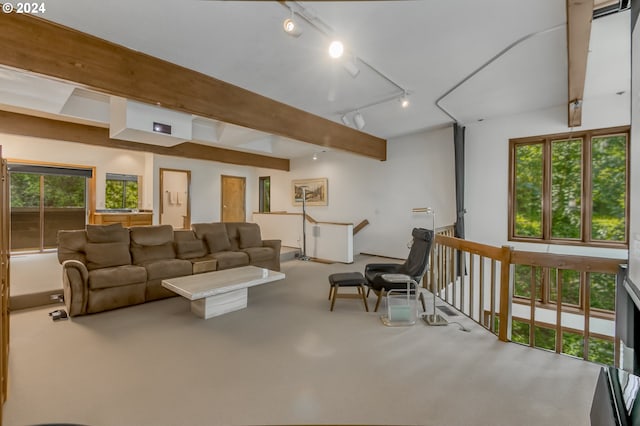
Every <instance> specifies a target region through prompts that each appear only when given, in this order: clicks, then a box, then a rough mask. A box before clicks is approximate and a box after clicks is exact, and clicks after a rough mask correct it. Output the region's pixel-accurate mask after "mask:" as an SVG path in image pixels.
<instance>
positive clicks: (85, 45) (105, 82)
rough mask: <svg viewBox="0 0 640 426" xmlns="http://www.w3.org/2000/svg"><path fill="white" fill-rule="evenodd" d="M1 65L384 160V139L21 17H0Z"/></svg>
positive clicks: (62, 29) (186, 70) (198, 74)
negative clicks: (0, 29)
mask: <svg viewBox="0 0 640 426" xmlns="http://www.w3.org/2000/svg"><path fill="white" fill-rule="evenodd" d="M0 28H2V31H0V46H2V54H0V64H3V65H8V66H11V67H14V68H18V69H23V70H28V71H31V72H34V73H38V74H42V75H45V76H50V77H54V78H58V79H62V80H65V81H70V82H75V83H79V84H81V85H84V86H86V87H89V88H91V89H94V90H97V91H101V92H104V93H106V94H109V95H116V96H121V97H124V98H128V99H132V100H136V101H140V102H146V103H148V104H152V105H160V106H162V107H164V108H168V109H173V110H177V111H182V112H186V113H189V114H195V115H198V116H202V117H207V118H212V119H215V120H219V121H223V122H226V123H232V124H236V125H239V126H244V127H249V128H252V129H256V130H260V131H263V132H266V133H271V134H274V135H278V136H283V137H287V138H291V139H294V140H299V141H303V142H308V143H311V144H315V145H320V146H323V147H329V148H335V149H339V150H344V151H349V152H352V153H355V154H359V155H363V156H367V157H371V158H375V159H378V160H386V140H384V139H381V138H378V137H375V136H372V135H369V134H366V133H363V132H360V131H358V130H355V129H352V128H349V127H346V126H343V125H341V124H339V123H336V122H333V121H331V120H327V119H325V118H322V117H319V116H316V115H313V114H310V113H308V112H305V111H302V110H299V109H297V108H294V107H291V106H289V105H285V104H283V103H280V102H277V101H274V100H273V99H270V98H267V97H264V96H261V95H258V94H256V93H253V92H250V91H248V90H245V89H242V88H240V87H237V86H234V85H232V84H229V83H226V82H224V81H221V80H218V79H215V78H213V77H209V76H207V75H205V74H202V73H199V72H196V71H193V70H190V69H187V68H184V67H181V66H179V65H176V64H172V63H170V62H167V61H163V60H161V59H159V58H155V57H153V56H149V55H146V54H144V53H140V52H137V51H134V50H131V49H128V48H126V47H123V46H120V45H117V44H114V43H111V42H108V41H106V40H103V39H99V38H97V37H94V36H92V35H90V34H86V33H82V32H80V31H76V30H74V29H71V28H67V27H63V26H61V25H58V24H55V23H51V22H49V21H46V20H43V19H40V18H38V17H34V16H32V15H28V14H17V13H8V14H0Z"/></svg>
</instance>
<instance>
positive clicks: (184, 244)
mask: <svg viewBox="0 0 640 426" xmlns="http://www.w3.org/2000/svg"><path fill="white" fill-rule="evenodd" d="M176 251H177V252H178V259H195V258H198V257H203V256H204V255H206V254H207V249H206V248H205V247H204V243H203V242H202V240H184V241H176Z"/></svg>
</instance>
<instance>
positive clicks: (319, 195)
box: [291, 178, 329, 206]
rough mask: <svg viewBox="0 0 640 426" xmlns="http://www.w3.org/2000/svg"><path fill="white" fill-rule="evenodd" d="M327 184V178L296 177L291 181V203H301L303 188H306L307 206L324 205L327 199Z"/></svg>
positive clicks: (298, 204) (297, 204)
mask: <svg viewBox="0 0 640 426" xmlns="http://www.w3.org/2000/svg"><path fill="white" fill-rule="evenodd" d="M327 185H328V183H327V178H317V179H297V180H293V181H291V194H292V199H293V205H294V206H301V205H302V193H303V188H306V196H307V203H306V204H307V206H326V205H327V204H328V200H329V198H328V192H327V191H328V186H327Z"/></svg>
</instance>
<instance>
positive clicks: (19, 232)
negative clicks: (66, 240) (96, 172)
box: [9, 164, 92, 251]
mask: <svg viewBox="0 0 640 426" xmlns="http://www.w3.org/2000/svg"><path fill="white" fill-rule="evenodd" d="M9 172H10V173H9V177H10V186H11V200H10V206H11V250H29V251H43V250H45V249H50V248H55V247H56V239H57V234H58V230H60V229H82V228H84V227H85V225H86V219H87V178H90V177H91V175H92V171H91V170H90V169H89V170H85V169H75V168H73V169H72V168H63V167H50V166H35V165H25V164H10V165H9Z"/></svg>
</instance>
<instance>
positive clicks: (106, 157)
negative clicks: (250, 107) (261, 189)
mask: <svg viewBox="0 0 640 426" xmlns="http://www.w3.org/2000/svg"><path fill="white" fill-rule="evenodd" d="M0 145H2V155H3V157H4V158H8V159H19V160H29V161H41V162H51V163H63V164H74V165H78V166H86V167H96V208H97V209H102V208H104V197H105V176H106V173H123V174H131V175H141V176H142V187H143V191H142V196H143V200H142V208H143V209H148V210H151V209H153V212H154V223H159V218H158V216H157V214H158V211H159V200H158V197H159V191H160V189H159V176H160V173H159V169H160V168H170V169H182V170H191V222H192V223H195V222H213V221H219V220H220V175H223V174H224V175H231V176H244V177H246V178H247V199H246V202H247V220H250V219H251V212H253V211H254V210H256V209H257V204H258V196H257V185H258V183H257V180H258V178H257V175H256V173H255V169H254V168H252V167H243V166H234V165H227V164H223V163H215V162H212V161H204V160H193V159H187V158H179V157H167V156H159V155H154V154H149V153H142V152H136V151H127V150H122V149H115V148H114V149H112V148H102V147H95V146H90V145H83V144H79V143H74V142H62V141H57V140H50V139H40V138H32V137H24V136H14V135H6V134H0Z"/></svg>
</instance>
